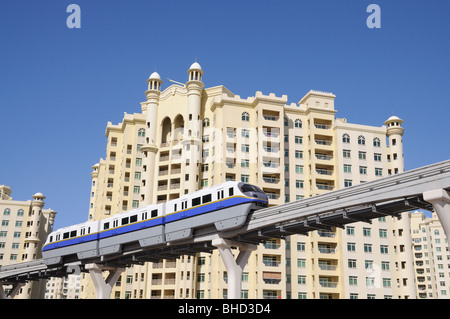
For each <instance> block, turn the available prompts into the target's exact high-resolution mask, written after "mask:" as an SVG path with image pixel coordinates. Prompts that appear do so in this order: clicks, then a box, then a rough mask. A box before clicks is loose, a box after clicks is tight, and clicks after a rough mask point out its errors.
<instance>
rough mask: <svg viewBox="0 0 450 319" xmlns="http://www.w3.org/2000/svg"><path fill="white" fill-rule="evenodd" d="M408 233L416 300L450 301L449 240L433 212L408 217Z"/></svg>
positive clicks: (415, 213)
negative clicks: (411, 251) (410, 244)
mask: <svg viewBox="0 0 450 319" xmlns="http://www.w3.org/2000/svg"><path fill="white" fill-rule="evenodd" d="M411 230H412V240H413V243H412V245H413V258H414V266H415V277H416V291H417V298H419V299H449V298H450V291H449V285H450V274H449V269H450V262H449V260H450V256H449V251H448V241H447V237H446V236H445V232H444V228H443V227H442V225H441V223H440V221H439V219H438V217H437V215H436V213H434V212H433V214H432V216H431V218H430V217H427V216H426V215H425V214H424V213H423V212H414V213H413V214H411Z"/></svg>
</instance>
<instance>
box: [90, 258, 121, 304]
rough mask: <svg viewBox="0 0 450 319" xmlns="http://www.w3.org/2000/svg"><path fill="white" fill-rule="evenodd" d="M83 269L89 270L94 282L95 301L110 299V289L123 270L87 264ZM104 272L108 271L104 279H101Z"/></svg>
mask: <svg viewBox="0 0 450 319" xmlns="http://www.w3.org/2000/svg"><path fill="white" fill-rule="evenodd" d="M85 269H86V270H89V274H90V275H91V278H92V281H93V282H94V286H95V295H96V299H110V298H111V291H112V288H113V287H114V285H115V284H116V281H117V279H119V277H120V275H121V274H122V272H124V271H125V268H115V267H105V266H103V265H98V264H87V265H86V266H85ZM104 270H108V271H109V275H108V277H106V279H105V278H104V277H103V271H104Z"/></svg>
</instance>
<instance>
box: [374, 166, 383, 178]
mask: <svg viewBox="0 0 450 319" xmlns="http://www.w3.org/2000/svg"><path fill="white" fill-rule="evenodd" d="M375 176H383V169H382V168H375Z"/></svg>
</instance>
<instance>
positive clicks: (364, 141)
mask: <svg viewBox="0 0 450 319" xmlns="http://www.w3.org/2000/svg"><path fill="white" fill-rule="evenodd" d="M358 144H359V145H366V139H365V138H364V136H362V135H360V136H358Z"/></svg>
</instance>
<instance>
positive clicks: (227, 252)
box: [212, 238, 257, 299]
mask: <svg viewBox="0 0 450 319" xmlns="http://www.w3.org/2000/svg"><path fill="white" fill-rule="evenodd" d="M212 245H213V246H215V247H217V249H218V250H219V253H220V256H221V257H222V261H223V263H224V264H225V268H226V269H227V274H228V299H240V298H241V289H242V271H243V270H244V267H245V265H246V264H247V261H248V259H249V257H250V255H251V253H252V251H254V250H256V248H257V247H256V245H251V244H242V243H234V242H231V241H229V240H226V239H222V238H219V239H214V240H213V241H212ZM232 246H238V247H239V255H238V256H237V258H236V260H235V259H234V256H233V253H232V252H231V247H232Z"/></svg>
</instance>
